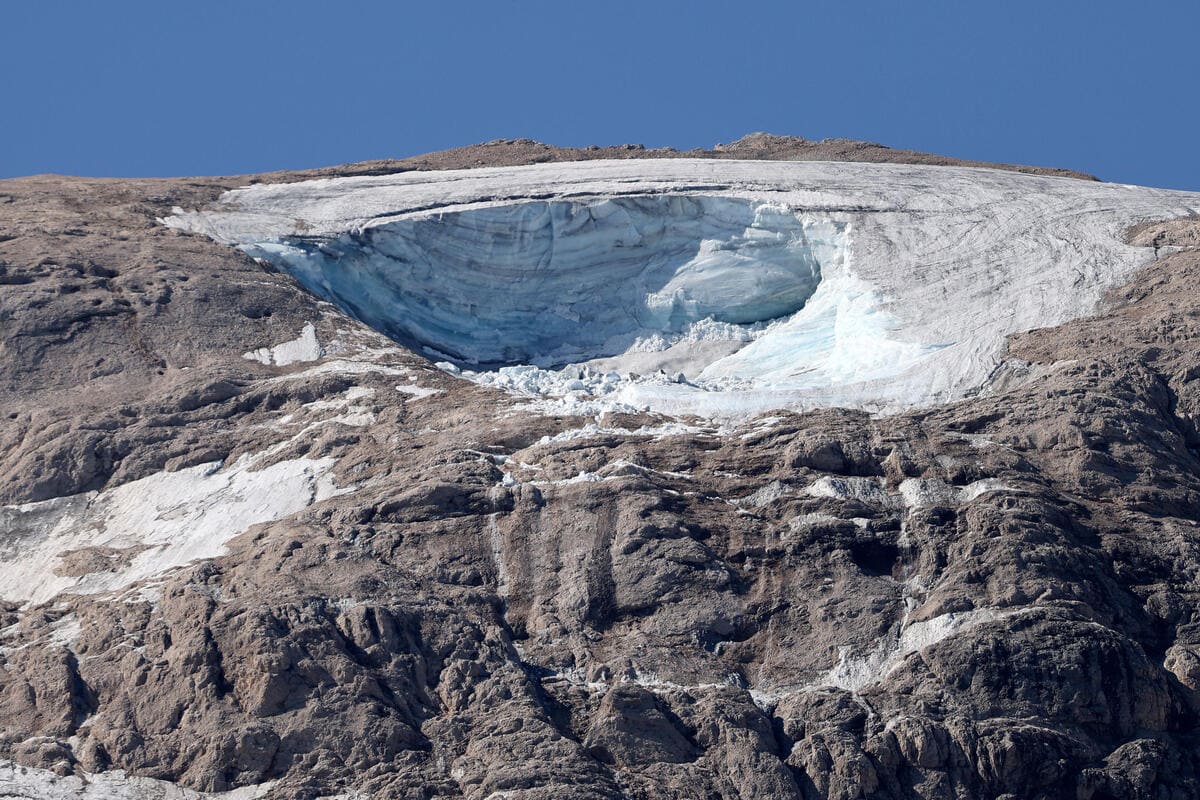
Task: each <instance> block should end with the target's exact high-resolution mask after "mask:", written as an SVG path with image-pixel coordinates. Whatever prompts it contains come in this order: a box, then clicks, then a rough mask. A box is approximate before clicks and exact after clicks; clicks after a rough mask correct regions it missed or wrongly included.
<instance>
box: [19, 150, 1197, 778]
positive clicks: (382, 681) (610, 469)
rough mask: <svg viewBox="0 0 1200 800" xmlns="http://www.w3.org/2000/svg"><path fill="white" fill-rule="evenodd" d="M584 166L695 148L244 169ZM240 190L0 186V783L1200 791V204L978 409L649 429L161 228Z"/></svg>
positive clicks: (738, 153) (1027, 338)
mask: <svg viewBox="0 0 1200 800" xmlns="http://www.w3.org/2000/svg"><path fill="white" fill-rule="evenodd" d="M618 155H621V157H624V156H625V155H628V156H629V157H639V156H643V155H653V156H660V157H661V156H664V155H671V156H672V157H675V156H678V157H685V156H687V155H692V154H688V153H664V152H662V151H639V150H622V149H613V148H601V149H597V150H590V149H589V150H562V149H556V148H550V147H548V146H545V145H539V144H537V143H533V142H528V141H513V142H498V143H489V144H486V145H479V146H476V147H474V148H466V149H463V150H459V151H448V152H446V153H440V154H432V155H429V156H424V157H420V158H417V159H410V160H408V161H406V162H381V163H377V164H367V165H354V166H352V167H348V168H345V169H344V170H343V169H339V170H325V171H317V172H313V173H305V174H292V175H276V176H262V179H264V180H295V179H298V178H304V177H313V176H315V175H321V174H334V173H335V172H336V173H337V174H372V173H382V172H388V171H397V170H402V169H430V168H447V167H463V166H471V165H473V164H475V163H487V164H515V163H532V162H536V161H539V160H566V159H573V158H593V157H616V156H618ZM704 155H706V156H714V155H715V156H722V157H723V156H729V157H737V158H751V157H754V158H838V159H847V158H851V157H861V158H863V159H868V160H876V159H878V160H898V161H903V160H919V161H920V163H951V162H950V160H948V159H938V158H937V157H932V156H923V155H920V154H909V153H906V152H903V151H893V150H888V149H887V148H882V147H880V146H877V145H864V144H861V143H850V142H841V141H838V142H815V143H814V142H806V141H804V140H797V139H790V138H783V137H770V136H765V135H754V136H751V137H747V138H745V139H743V140H739V142H736V143H734V144H733V145H727V146H724V147H722V148H719V149H718V150H716V151H714V152H706V153H704ZM242 182H243V181H241V180H237V179H189V180H161V181H160V180H145V181H116V180H85V179H74V178H62V177H55V176H40V177H33V178H24V179H19V180H11V181H3V182H0V325H2V326H3V327H2V330H3V338H2V341H0V476H2V479H0V503H4V504H5V505H4V506H3V508H0V557H2V558H3V559H4V562H3V564H2V565H0V578H3V579H4V581H6V582H5V583H4V585H5V586H8V587H11V588H10V589H9V590H7V594H3V593H0V594H3V597H4V600H5V602H4V604H3V605H0V756H2V757H3V758H5V759H7V760H9V761H12V762H16V763H17V764H20V765H24V766H26V767H30V768H36V769H41V770H49V771H51V772H53V773H57V774H58V775H64V776H65V775H71V774H76V775H79V774H83V773H89V774H95V773H111V772H112V771H114V770H123V771H125V773H126V774H127V775H128V776H139V777H144V778H151V779H157V780H161V781H169V782H171V783H175V784H180V785H182V786H183V787H187V788H188V789H192V790H196V791H203V792H213V791H224V790H228V789H231V788H236V787H253V786H258V787H260V790H261V794H262V796H266V797H273V798H317V797H322V796H330V795H335V794H337V793H339V792H358V793H360V794H358V795H354V794H350V795H348V796H351V797H359V796H361V797H371V798H433V797H465V798H478V800H484V798H523V799H530V800H532V799H535V798H537V799H541V798H544V799H545V800H550V799H551V798H563V797H571V798H577V799H578V800H583V798H610V797H630V798H694V797H705V798H740V797H763V798H805V799H806V800H807V799H809V798H846V799H847V800H848V799H850V798H904V799H905V800H909V799H912V798H930V799H931V800H933V799H936V800H943V799H944V800H951V799H952V798H953V799H954V800H959V799H961V798H1000V797H1007V798H1063V797H1070V798H1079V799H1080V800H1089V799H1090V800H1106V799H1107V798H1147V799H1149V798H1189V797H1197V796H1200V772H1198V769H1200V764H1198V763H1197V756H1196V754H1197V752H1200V750H1198V746H1200V740H1198V738H1197V724H1198V717H1197V709H1198V708H1200V706H1198V703H1200V696H1198V695H1197V690H1198V687H1200V594H1198V592H1197V574H1198V572H1200V290H1197V288H1196V287H1197V286H1198V285H1200V245H1198V243H1200V222H1198V221H1197V220H1195V219H1185V220H1173V221H1163V222H1162V223H1159V224H1155V225H1147V226H1140V227H1139V228H1138V229H1135V230H1133V231H1131V232H1130V238H1131V241H1132V242H1134V243H1136V244H1140V245H1142V246H1148V247H1155V248H1156V250H1157V252H1158V254H1159V257H1158V258H1157V259H1156V260H1155V261H1153V262H1152V263H1151V264H1150V265H1149V266H1148V267H1146V268H1145V269H1144V270H1143V271H1142V272H1141V273H1140V274H1139V275H1137V276H1136V278H1135V280H1134V281H1133V282H1131V283H1130V284H1129V285H1128V286H1126V287H1124V288H1122V289H1120V290H1119V291H1116V292H1114V293H1113V294H1112V296H1111V297H1110V299H1109V302H1108V304H1107V306H1106V308H1105V310H1104V311H1103V313H1101V314H1100V315H1098V316H1096V317H1093V318H1089V319H1083V320H1078V321H1076V322H1072V323H1069V324H1066V325H1063V326H1060V327H1058V328H1054V329H1048V330H1036V331H1030V332H1028V333H1024V334H1021V335H1018V336H1016V337H1014V338H1013V339H1012V340H1011V341H1010V348H1009V351H1010V352H1009V358H1010V363H1012V364H1017V363H1021V364H1022V365H1023V369H1024V376H1023V377H1022V378H1021V379H1020V380H1012V381H1010V382H1008V383H1007V384H1005V383H998V384H997V385H996V386H994V387H993V390H992V391H990V392H988V393H985V394H981V395H980V396H979V397H976V398H974V399H971V400H967V401H964V402H960V403H956V404H953V405H950V406H944V407H939V408H933V409H926V410H922V411H914V412H910V413H906V414H899V415H894V416H888V417H872V416H870V415H868V414H866V413H862V412H857V411H848V410H841V409H826V410H821V411H814V412H811V413H804V414H795V413H786V412H775V413H773V414H772V417H773V419H771V420H766V421H763V420H759V421H756V422H752V423H748V424H746V425H744V426H742V427H740V428H738V429H736V430H732V431H729V430H723V429H719V428H717V427H716V426H710V425H708V424H706V423H704V422H702V421H696V420H691V421H690V422H691V423H694V424H692V425H690V426H677V427H675V428H670V429H667V428H662V427H661V423H663V422H664V421H665V420H663V419H661V418H658V417H655V416H653V415H649V414H643V415H608V416H605V417H604V418H603V419H600V420H598V421H597V420H592V419H582V418H571V417H552V416H544V415H538V414H535V413H533V412H531V411H528V410H523V409H522V408H520V407H518V404H517V402H516V401H515V400H514V399H513V398H512V397H510V396H507V395H504V394H501V393H499V392H497V391H494V390H491V389H486V388H483V387H480V386H477V385H474V384H470V383H467V382H465V381H462V380H459V379H457V378H454V377H452V376H450V375H448V374H446V373H443V372H441V371H439V370H437V369H434V368H433V367H432V366H431V365H430V364H429V363H428V361H427V360H426V359H424V358H422V357H421V356H419V355H418V354H415V353H412V352H409V351H407V350H404V349H403V348H401V347H399V346H397V345H395V344H394V343H391V342H389V341H388V340H386V339H384V338H383V337H381V336H379V335H378V334H375V333H374V332H372V331H370V330H367V329H365V328H363V327H362V326H361V325H358V324H357V323H355V322H353V321H351V320H349V319H347V318H345V317H343V316H341V315H340V314H339V313H338V312H336V311H335V310H334V309H332V307H330V306H328V305H326V304H322V303H319V302H318V301H316V300H315V299H314V298H312V297H311V296H310V295H308V294H306V293H305V292H304V291H302V290H301V289H300V288H299V287H298V286H297V285H296V284H295V283H294V282H293V280H292V279H291V278H290V277H288V276H286V275H282V274H280V273H278V272H276V271H273V270H272V269H270V268H267V267H264V266H262V265H260V264H259V263H257V262H255V261H254V260H252V259H250V258H249V257H247V256H245V255H243V254H241V253H240V252H238V251H236V250H233V249H230V248H226V247H223V246H221V245H218V244H216V243H214V242H212V241H209V240H208V239H206V238H204V237H201V236H197V235H191V234H182V233H178V232H175V231H172V230H169V229H167V228H165V227H163V226H161V225H159V224H158V223H157V222H156V221H155V219H156V217H161V216H163V215H165V214H168V213H170V210H171V208H172V207H173V206H176V205H181V206H188V207H197V206H200V205H203V204H204V203H206V202H209V201H211V200H212V199H213V198H215V197H216V196H217V195H218V194H219V193H220V192H221V191H222V190H224V189H226V188H230V187H233V186H236V185H238V184H240V183H242ZM310 324H311V325H312V326H313V329H314V331H315V333H314V335H315V338H316V340H317V341H318V342H319V343H320V346H321V352H320V353H310V354H308V356H306V357H304V358H302V359H299V360H297V361H295V362H288V363H281V362H282V361H286V359H282V360H278V359H277V360H275V361H273V362H272V363H267V364H264V363H260V361H256V360H253V359H252V358H245V357H243V354H244V353H253V352H254V351H256V350H257V349H259V348H262V347H263V344H264V343H275V342H285V341H290V340H293V339H295V337H296V335H297V333H298V332H300V331H301V330H302V329H303V328H304V327H305V326H306V325H310ZM268 360H270V359H268ZM397 386H401V387H407V388H408V389H409V391H407V392H406V391H401V390H398V389H397ZM414 387H419V388H420V389H421V390H423V391H414V390H413V388H414ZM589 422H598V423H599V424H598V426H597V428H596V429H595V430H594V431H593V432H592V434H591V435H578V436H556V434H560V433H563V432H565V431H571V430H575V429H579V428H581V427H582V426H583V425H585V424H587V423H589ZM655 426H659V427H658V428H657V429H656V428H655ZM664 431H665V432H664ZM581 473H582V474H587V475H591V476H595V477H596V478H597V479H596V480H575V479H576V478H577V476H579V475H580V474H581ZM267 476H272V477H271V481H272V482H270V483H269V484H268V483H264V481H266V480H267ZM285 478H286V480H285ZM818 481H824V483H822V484H821V485H827V486H832V487H834V488H835V489H837V488H838V487H841V488H840V489H839V490H838V491H831V492H826V493H824V494H822V493H820V492H812V491H809V489H810V487H812V486H813V485H814V484H815V483H817V482H818ZM902 486H903V487H904V488H902ZM271 487H275V488H271ZM279 487H283V488H279ZM967 489H971V491H967ZM214 498H216V499H214ZM231 498H233V499H231ZM906 498H907V499H906ZM913 498H916V499H913ZM149 507H153V508H155V509H157V512H156V516H153V518H152V519H151V520H150V521H149V522H144V523H143V522H140V521H139V520H142V517H141V516H138V515H139V513H141V511H142V510H144V509H146V508H149ZM181 519H182V520H185V522H178V520H181ZM173 520H174V521H173ZM117 521H120V523H121V524H122V525H125V526H135V525H141V526H142V528H139V530H144V533H145V535H144V536H143V538H142V540H139V541H137V542H135V541H125V540H123V539H121V540H117V539H111V536H115V533H114V532H115V531H116V530H117V529H118V525H117ZM35 523H36V524H35ZM172 526H174V527H172ZM164 531H169V532H170V533H169V536H168V534H167V533H164ZM73 532H80V533H79V535H78V536H77V537H76V538H71V536H73V535H74V533H73ZM192 533H195V535H196V537H197V538H196V540H195V541H194V542H192V540H191V539H189V538H188V537H189V536H190V535H192ZM201 534H202V535H201ZM55 537H59V538H58V539H56V538H55ZM155 537H159V538H155ZM60 540H61V546H60V545H54V547H55V548H57V549H47V548H50V545H48V544H46V542H59V541H60ZM183 540H186V541H188V542H192V544H190V545H188V547H189V548H191V549H181V550H179V551H178V553H177V554H176V555H172V556H171V557H170V558H168V557H167V555H164V554H167V553H172V552H175V551H172V550H171V549H170V545H171V542H177V541H183ZM213 542H216V544H215V545H214V544H213ZM43 552H44V553H45V555H44V557H43V556H37V557H38V558H41V559H42V560H41V561H38V562H37V564H40V565H41V566H39V567H38V570H40V572H37V574H38V575H42V576H43V577H41V578H37V580H44V581H48V582H47V583H39V584H37V585H38V587H43V586H44V587H47V588H45V589H44V590H43V589H41V588H38V589H37V590H36V591H34V588H33V582H34V580H35V578H34V572H35V570H34V568H33V567H31V566H22V567H20V569H23V570H28V573H21V575H20V576H19V577H20V579H19V580H18V576H17V575H16V573H15V570H16V569H18V568H17V567H15V566H12V565H13V564H18V563H19V564H22V565H29V564H33V563H34V561H33V560H32V559H33V558H34V555H36V554H38V553H43ZM31 554H32V555H31ZM21 559H25V560H21ZM156 559H157V560H156ZM5 573H7V574H5ZM54 581H59V582H60V583H54ZM23 582H27V583H29V587H23V586H22V583H23ZM25 588H28V589H29V591H28V592H25V591H24V590H25ZM14 774H15V773H14ZM30 774H34V773H30ZM36 774H38V775H41V774H42V773H36ZM7 775H8V773H0V794H3V792H4V791H13V792H14V793H15V792H16V790H15V789H10V788H9V785H6V784H5V783H4V781H6V780H9V778H8V777H6V776H7ZM12 780H13V781H15V780H16V779H15V778H13V779H12ZM30 780H32V779H30ZM10 783H11V781H10ZM11 785H12V786H17V784H16V783H11ZM30 785H32V784H30ZM139 785H141V784H139ZM145 785H147V786H148V785H150V784H149V783H147V784H145ZM172 788H174V787H172ZM25 791H26V792H27V793H28V791H30V790H25ZM130 791H133V790H132V789H131V790H130ZM137 791H143V790H142V789H138V790H137ZM145 791H149V790H145ZM16 796H21V795H20V794H17V795H16ZM128 796H130V797H136V796H138V795H137V794H130V795H128ZM142 796H158V795H150V794H144V795H142Z"/></svg>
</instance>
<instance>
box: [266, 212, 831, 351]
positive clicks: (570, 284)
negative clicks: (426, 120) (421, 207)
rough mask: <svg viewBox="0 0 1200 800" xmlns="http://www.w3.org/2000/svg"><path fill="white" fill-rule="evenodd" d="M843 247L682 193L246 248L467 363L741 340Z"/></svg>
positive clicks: (783, 307)
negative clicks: (682, 340) (746, 329)
mask: <svg viewBox="0 0 1200 800" xmlns="http://www.w3.org/2000/svg"><path fill="white" fill-rule="evenodd" d="M842 249H843V235H842V230H841V228H840V226H837V225H834V224H831V223H829V222H827V221H816V220H813V219H811V218H805V217H804V216H803V215H797V214H796V213H794V212H792V211H790V210H789V209H787V208H785V207H781V206H777V205H770V204H766V203H760V202H755V201H750V200H744V199H740V198H726V197H706V196H684V195H648V196H633V197H614V198H596V199H590V200H557V201H530V202H520V203H511V204H506V205H498V206H488V207H483V208H477V209H470V210H464V211H454V212H450V213H435V214H426V215H422V216H416V217H411V218H406V219H401V220H397V221H394V222H387V223H384V224H379V225H375V226H372V227H369V228H366V229H363V230H361V231H350V232H346V233H343V234H341V235H339V236H336V237H332V238H320V237H317V238H310V239H305V238H302V237H290V238H289V239H288V240H286V241H283V242H268V243H262V244H256V245H253V246H250V247H248V248H247V250H248V251H249V252H251V253H252V254H254V255H257V256H259V257H262V258H266V259H268V260H270V261H272V262H274V263H276V264H278V265H280V266H282V267H284V268H285V269H287V271H289V272H291V273H292V274H293V275H295V276H296V277H297V278H298V279H299V280H300V281H301V282H302V283H303V284H304V285H305V286H306V287H307V288H308V289H309V290H311V291H312V292H314V293H315V294H317V295H319V296H321V297H323V298H325V299H327V300H330V301H331V302H333V303H335V304H337V305H338V306H340V307H341V308H343V309H344V310H346V311H347V312H349V313H350V314H352V315H353V316H355V317H357V318H358V319H360V320H362V321H363V322H365V323H367V324H368V325H371V326H372V327H374V328H376V329H377V330H380V331H383V332H385V333H387V334H388V335H390V336H392V337H393V338H395V339H398V340H400V341H403V342H408V343H413V344H416V345H418V346H419V347H421V348H423V349H425V350H426V352H429V353H430V354H433V355H437V356H439V357H441V358H445V359H448V360H451V361H454V362H457V363H458V364H460V365H462V366H471V367H475V368H478V367H481V366H482V367H498V366H504V365H514V364H531V365H535V366H538V367H556V366H562V365H564V364H571V363H578V362H585V361H590V360H592V359H597V358H602V357H607V356H617V355H620V354H623V353H626V352H629V351H630V350H635V351H640V352H648V351H654V350H660V349H663V348H664V347H665V346H666V345H667V344H668V343H671V342H674V341H677V340H679V339H680V338H685V337H689V336H690V337H691V338H693V339H695V338H698V334H699V335H701V338H702V335H703V334H707V339H708V340H709V341H712V340H726V341H745V340H746V339H748V338H750V337H749V335H748V334H747V332H744V331H740V330H738V329H737V328H736V327H732V326H746V325H752V324H753V323H760V322H764V321H767V320H772V319H776V318H779V317H783V316H787V315H790V314H792V313H794V312H796V311H798V310H799V309H800V308H802V307H803V306H804V304H805V302H806V301H807V300H808V299H809V298H810V297H811V296H812V294H813V292H814V291H815V290H816V288H817V285H818V282H819V281H820V277H821V264H822V262H825V263H829V262H831V261H834V260H837V259H839V258H840V255H841V251H842ZM701 322H707V323H710V324H708V325H702V326H698V325H697V323H701ZM711 323H724V325H721V324H716V325H714V324H711Z"/></svg>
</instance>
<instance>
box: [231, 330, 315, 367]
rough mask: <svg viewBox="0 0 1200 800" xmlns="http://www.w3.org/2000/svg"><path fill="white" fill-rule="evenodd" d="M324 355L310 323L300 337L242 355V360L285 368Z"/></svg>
mask: <svg viewBox="0 0 1200 800" xmlns="http://www.w3.org/2000/svg"><path fill="white" fill-rule="evenodd" d="M323 355H325V351H324V349H323V348H322V347H321V343H320V342H319V341H318V340H317V329H316V327H315V326H314V325H313V324H312V323H311V322H309V323H306V324H305V326H304V329H303V330H302V331H300V336H299V337H297V338H295V339H292V340H291V341H290V342H283V343H282V344H277V345H275V346H273V347H260V348H258V349H257V350H251V351H250V352H249V353H243V354H242V358H245V359H248V360H250V361H257V362H259V363H260V364H266V365H267V366H268V367H269V366H276V367H286V366H287V365H288V364H296V363H299V362H302V361H316V360H317V359H319V358H321V356H323Z"/></svg>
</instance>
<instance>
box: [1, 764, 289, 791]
mask: <svg viewBox="0 0 1200 800" xmlns="http://www.w3.org/2000/svg"><path fill="white" fill-rule="evenodd" d="M271 786H272V783H260V784H258V785H257V786H246V787H243V788H241V789H234V790H232V791H228V792H196V791H193V790H191V789H185V788H184V787H182V786H179V785H177V784H174V783H169V782H167V781H160V780H155V779H153V778H140V777H137V776H134V775H127V774H126V773H125V772H124V771H123V770H113V771H111V772H97V773H90V772H84V773H83V774H82V775H69V776H66V777H64V776H61V775H56V774H55V773H53V772H51V771H50V770H47V769H37V768H36V767H23V766H20V765H18V764H15V763H13V762H12V761H7V760H0V798H5V799H6V800H7V799H8V798H13V799H14V800H15V799H16V798H29V799H30V800H35V799H36V800H258V798H262V797H265V796H266V795H267V793H268V792H269V791H270V789H271Z"/></svg>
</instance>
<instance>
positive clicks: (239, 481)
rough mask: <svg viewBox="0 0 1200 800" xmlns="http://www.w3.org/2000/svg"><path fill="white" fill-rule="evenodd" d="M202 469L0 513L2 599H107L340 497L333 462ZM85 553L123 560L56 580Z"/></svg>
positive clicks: (244, 463)
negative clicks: (97, 551) (100, 551)
mask: <svg viewBox="0 0 1200 800" xmlns="http://www.w3.org/2000/svg"><path fill="white" fill-rule="evenodd" d="M257 461H258V459H257V458H255V457H253V456H243V457H241V458H240V459H238V461H236V462H235V463H234V464H232V465H230V466H229V467H226V468H222V466H221V462H211V463H207V464H200V465H197V466H194V467H189V468H187V469H182V470H179V471H177V472H159V473H156V474H154V475H150V476H147V477H145V478H142V479H140V480H136V481H131V482H130V483H126V484H123V485H121V486H118V487H116V488H113V489H108V490H105V491H101V492H87V493H84V494H78V495H72V496H69V497H59V498H54V499H51V500H44V501H41V502H37V503H26V504H23V505H15V506H3V507H0V542H2V543H0V564H3V566H4V569H0V597H3V598H5V599H8V600H21V601H25V602H26V603H30V604H34V603H41V602H44V601H46V600H49V599H51V598H52V597H54V596H55V595H58V594H60V593H62V592H71V593H79V594H93V593H97V592H107V591H112V590H115V589H119V588H121V587H124V586H127V585H129V584H131V583H134V582H137V581H141V580H145V579H147V578H150V577H153V576H154V575H157V574H159V573H162V572H165V571H167V570H169V569H172V568H174V567H178V566H182V565H184V564H187V563H189V562H192V561H195V560H197V559H204V558H215V557H217V556H220V555H222V554H224V553H225V552H226V551H225V542H227V541H228V540H230V539H232V538H233V537H235V536H237V535H238V534H240V533H242V532H243V531H245V530H246V529H248V528H249V527H250V526H252V525H255V524H257V523H260V522H269V521H273V520H277V519H280V518H282V517H285V516H287V515H289V514H293V513H295V512H297V511H300V510H301V509H303V508H305V507H307V506H309V505H311V504H312V503H315V502H318V501H320V500H324V499H326V498H328V497H332V496H334V495H336V494H339V493H342V492H343V491H345V490H343V489H339V488H338V487H337V485H336V484H335V483H334V481H333V479H332V476H331V475H330V470H331V469H332V467H333V465H334V464H335V463H336V461H337V459H335V458H319V459H309V458H299V459H293V460H290V461H281V462H279V463H276V464H271V465H270V466H267V467H263V468H262V469H255V468H254V467H255V465H256V463H257ZM87 548H107V549H109V551H110V552H111V551H116V552H118V553H124V554H126V556H127V557H126V559H125V560H124V561H123V562H115V563H112V564H111V565H109V566H110V571H103V568H102V571H97V572H90V573H88V574H84V575H66V574H56V573H57V572H63V571H64V570H63V566H64V561H63V556H64V555H65V554H68V553H70V552H72V551H76V550H83V549H87Z"/></svg>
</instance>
